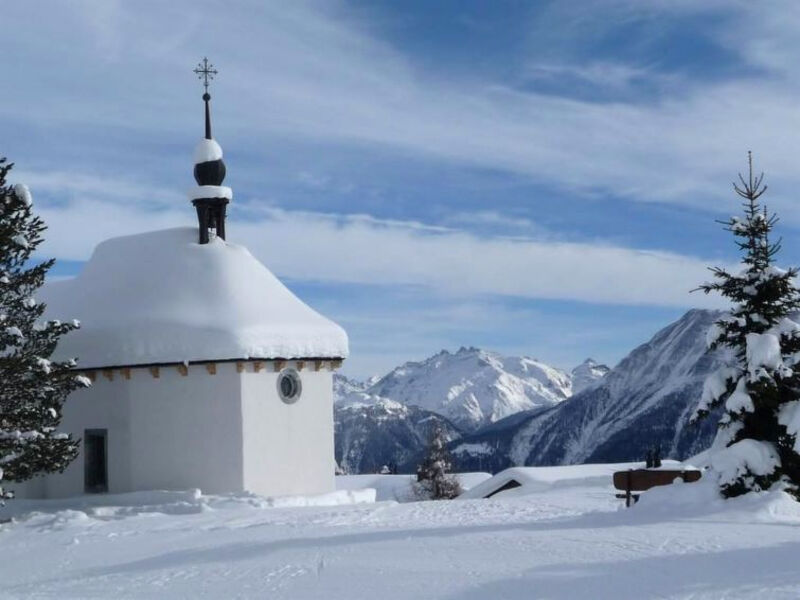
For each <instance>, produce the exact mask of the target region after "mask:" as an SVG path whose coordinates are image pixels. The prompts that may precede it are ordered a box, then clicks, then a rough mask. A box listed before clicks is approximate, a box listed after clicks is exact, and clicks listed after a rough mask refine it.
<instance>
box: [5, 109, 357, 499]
mask: <svg viewBox="0 0 800 600" xmlns="http://www.w3.org/2000/svg"><path fill="white" fill-rule="evenodd" d="M203 99H204V101H205V110H206V136H205V139H204V140H202V141H201V142H200V144H199V146H198V148H197V151H196V153H195V167H194V174H195V179H196V180H197V184H198V187H197V188H195V189H194V190H193V191H192V194H191V200H192V203H193V204H194V206H195V209H196V212H197V219H198V227H186V228H178V229H168V230H163V231H153V232H149V233H144V234H141V235H132V236H127V237H120V238H114V239H110V240H107V241H105V242H102V243H101V244H100V245H98V246H97V248H96V249H95V251H94V253H93V254H92V256H91V258H90V260H89V262H88V263H87V264H86V265H85V267H84V269H83V271H82V272H81V273H80V274H79V275H78V276H77V277H75V278H74V279H70V280H64V281H57V282H53V283H49V284H48V285H47V286H46V287H45V289H44V290H43V292H42V296H43V297H42V300H44V301H45V302H46V303H47V305H48V309H47V317H48V318H61V319H72V318H78V319H79V320H80V321H81V328H80V329H79V330H77V331H75V332H72V333H70V334H69V335H67V336H65V337H64V338H63V339H62V341H61V342H60V344H59V347H58V350H57V354H58V356H59V357H77V358H78V361H79V366H78V370H79V371H80V372H81V373H82V374H84V375H86V376H87V377H89V378H90V379H91V380H92V382H93V385H92V386H91V387H89V388H87V389H81V390H79V391H76V392H75V393H74V394H73V395H71V396H70V397H69V399H68V400H67V402H66V403H65V405H64V418H63V421H62V427H61V429H62V430H63V431H68V432H71V433H72V434H73V436H74V437H76V438H80V439H81V440H82V442H81V454H80V456H79V457H78V458H77V459H76V460H75V461H74V462H73V463H72V464H71V465H70V466H69V467H68V468H67V470H66V471H65V472H64V473H62V474H53V475H48V476H44V477H38V478H36V479H34V480H31V481H30V482H27V483H25V484H23V485H21V486H18V487H17V492H18V494H19V495H22V496H27V497H40V498H49V497H62V496H72V495H77V494H83V493H92V492H113V493H118V492H129V491H136V490H153V489H186V488H200V489H201V490H202V491H203V492H207V493H219V492H237V491H250V492H254V493H257V494H262V495H270V496H272V495H286V494H317V493H325V492H329V491H332V490H333V489H334V466H335V461H334V451H333V391H332V371H333V370H334V369H336V368H337V367H338V366H339V365H340V364H341V361H342V360H343V359H344V358H345V357H346V356H347V353H348V341H347V336H346V334H345V332H344V331H343V330H342V328H340V327H339V326H338V325H336V324H335V323H333V322H331V321H329V320H328V319H326V318H325V317H323V316H321V315H320V314H318V313H316V312H315V311H314V310H312V309H311V308H310V307H308V306H307V305H306V304H304V303H303V302H302V301H301V300H300V299H298V298H297V297H296V296H295V295H294V294H293V293H292V292H291V291H289V290H288V289H287V288H286V287H285V286H284V285H283V284H282V283H281V282H280V281H279V280H278V279H277V278H276V277H275V276H274V275H273V274H272V273H271V272H270V271H269V270H268V269H267V268H266V267H265V266H264V265H263V264H261V263H260V262H259V261H258V260H256V258H255V257H253V255H252V254H250V252H249V251H248V250H247V249H246V248H244V247H242V246H239V245H236V244H233V243H231V242H229V241H227V240H226V231H225V219H226V209H227V206H228V204H229V202H230V201H231V199H232V194H231V190H230V188H227V187H224V186H222V182H223V179H224V177H225V164H224V162H223V160H222V150H221V149H220V147H219V145H218V144H217V143H216V142H215V141H214V140H213V139H212V136H211V120H210V114H209V100H210V96H209V95H208V93H206V94H204V96H203Z"/></svg>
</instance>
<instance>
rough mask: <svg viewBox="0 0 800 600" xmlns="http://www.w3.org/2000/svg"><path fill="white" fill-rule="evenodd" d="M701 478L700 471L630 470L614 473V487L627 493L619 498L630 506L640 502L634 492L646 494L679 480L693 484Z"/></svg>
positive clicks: (618, 496)
mask: <svg viewBox="0 0 800 600" xmlns="http://www.w3.org/2000/svg"><path fill="white" fill-rule="evenodd" d="M700 476H701V473H700V471H698V470H696V469H681V470H678V469H629V470H627V471H617V472H616V473H614V487H615V488H617V489H618V490H623V491H624V492H625V493H624V494H617V498H624V499H625V506H630V505H631V504H633V503H634V502H636V501H637V500H639V494H634V493H632V492H644V491H647V490H649V489H650V488H654V487H658V486H659V485H670V484H671V483H672V482H673V481H675V480H676V479H678V478H680V479H682V480H683V481H685V482H686V483H692V482H694V481H697V480H699V479H700ZM631 500H632V501H633V502H631Z"/></svg>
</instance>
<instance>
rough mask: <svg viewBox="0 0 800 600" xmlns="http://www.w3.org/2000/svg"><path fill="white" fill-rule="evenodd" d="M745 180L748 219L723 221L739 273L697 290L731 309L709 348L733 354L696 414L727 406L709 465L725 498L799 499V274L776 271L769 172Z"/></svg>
mask: <svg viewBox="0 0 800 600" xmlns="http://www.w3.org/2000/svg"><path fill="white" fill-rule="evenodd" d="M748 162H749V175H748V178H747V180H745V179H744V178H743V177H742V176H741V175H740V176H739V181H740V183H739V184H734V186H733V187H734V190H735V191H736V193H737V194H739V196H741V197H742V198H744V203H743V204H744V217H743V218H738V217H732V218H731V219H729V220H728V221H723V222H722V223H723V224H724V225H725V229H726V230H727V231H730V232H732V233H733V235H734V237H735V239H736V244H737V245H738V247H739V249H740V250H741V252H742V255H743V256H742V261H741V267H742V268H741V270H740V271H739V272H738V273H731V272H729V271H727V270H725V269H723V268H718V267H715V268H712V269H711V271H712V272H713V273H714V281H712V282H710V283H705V284H703V285H702V286H700V288H699V289H701V290H703V291H704V292H706V293H710V292H719V293H720V294H722V295H723V296H724V297H725V298H727V299H729V300H730V301H731V302H732V304H733V306H732V308H731V310H730V312H729V314H728V315H726V316H725V317H723V318H722V319H720V320H719V321H717V322H716V323H715V324H714V325H713V326H712V327H711V329H710V331H709V333H708V344H709V348H710V349H712V350H713V349H716V348H721V349H725V352H727V357H728V360H727V363H726V364H725V365H724V366H722V367H720V368H719V369H718V370H717V371H716V372H714V373H712V374H711V375H710V376H709V377H708V379H707V380H706V382H705V385H704V388H703V396H702V398H701V400H700V403H699V405H698V408H697V411H696V413H695V418H702V417H705V416H707V415H708V413H709V412H710V411H711V410H713V409H714V408H716V407H719V406H722V407H723V414H722V417H721V418H720V422H719V429H718V432H717V437H716V439H715V440H714V444H713V445H712V449H711V464H712V467H713V469H714V470H715V471H717V472H718V473H719V477H720V480H719V482H720V487H721V491H722V493H723V495H725V496H727V497H732V496H738V495H741V494H744V493H747V492H750V491H759V490H766V489H768V488H770V487H772V486H773V485H775V484H779V485H781V486H782V487H784V488H785V489H786V490H787V491H788V492H789V493H791V494H793V495H794V496H795V497H796V498H798V499H800V454H798V451H799V450H800V325H798V323H797V322H795V321H794V320H793V319H792V315H793V314H794V313H796V312H797V311H798V309H799V308H800V292H798V289H797V288H796V287H795V276H796V275H797V269H794V268H792V269H788V270H782V269H779V268H778V267H776V266H775V265H774V258H775V255H776V254H777V253H778V251H779V250H780V248H781V242H780V240H778V241H777V242H772V241H770V233H771V232H772V229H773V228H774V226H775V224H776V223H777V222H778V218H777V216H776V215H774V214H770V213H768V212H767V209H766V207H762V206H761V205H760V204H759V198H760V197H761V196H762V195H763V194H764V192H765V191H766V189H767V186H766V185H764V184H763V179H764V175H763V173H762V174H761V175H759V176H757V177H754V176H753V159H752V155H751V154H750V153H748Z"/></svg>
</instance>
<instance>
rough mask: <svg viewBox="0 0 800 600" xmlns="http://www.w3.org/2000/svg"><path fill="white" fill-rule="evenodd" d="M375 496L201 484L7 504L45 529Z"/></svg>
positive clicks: (366, 500) (8, 512) (13, 513)
mask: <svg viewBox="0 0 800 600" xmlns="http://www.w3.org/2000/svg"><path fill="white" fill-rule="evenodd" d="M374 502H375V490H374V489H356V490H337V491H335V492H329V493H327V494H319V495H315V496H274V497H266V496H258V495H256V494H251V493H248V492H241V493H236V494H223V495H208V496H206V495H203V494H202V493H201V491H200V490H198V489H192V490H184V491H166V490H153V491H147V492H130V493H127V494H102V495H101V494H97V495H91V496H78V497H75V498H63V499H55V500H14V501H13V502H10V503H8V504H7V505H6V506H5V507H4V508H3V510H2V516H3V517H13V518H14V519H15V520H17V521H24V522H26V523H28V524H29V525H34V526H35V527H37V528H39V529H43V530H45V529H59V528H61V527H62V526H63V525H65V524H66V523H68V522H75V521H84V520H86V519H89V518H93V519H101V520H109V519H123V518H126V517H132V516H136V515H147V514H161V515H190V514H198V513H206V512H210V511H215V510H228V509H238V508H248V507H249V508H256V509H264V508H302V507H311V506H343V505H350V504H371V503H374Z"/></svg>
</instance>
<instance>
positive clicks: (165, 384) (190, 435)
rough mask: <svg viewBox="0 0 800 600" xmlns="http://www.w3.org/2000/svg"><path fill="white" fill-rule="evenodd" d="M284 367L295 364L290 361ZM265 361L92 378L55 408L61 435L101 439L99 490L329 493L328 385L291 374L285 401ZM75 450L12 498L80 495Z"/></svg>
mask: <svg viewBox="0 0 800 600" xmlns="http://www.w3.org/2000/svg"><path fill="white" fill-rule="evenodd" d="M288 366H292V367H297V366H298V365H297V363H296V362H289V364H288ZM278 375H279V374H278V373H277V372H275V369H274V363H271V362H265V363H262V368H260V369H259V370H258V371H256V370H255V368H254V366H253V363H245V369H244V370H243V372H239V371H238V370H237V368H236V364H235V363H216V374H214V375H212V374H210V373H209V372H208V371H207V369H206V366H205V365H191V366H189V367H188V374H187V375H186V376H184V375H181V374H180V372H179V371H178V369H177V368H175V367H161V368H160V369H159V377H158V378H155V377H153V376H152V374H151V372H150V371H149V369H147V368H132V369H131V370H130V379H125V378H124V377H123V376H122V374H121V372H120V370H119V369H115V370H114V371H113V380H112V381H109V380H108V379H107V378H106V377H105V376H104V375H102V372H98V373H97V378H96V380H95V382H94V384H93V385H92V387H90V388H87V389H82V390H78V391H76V392H74V393H73V394H72V395H70V397H69V398H68V399H67V402H66V403H65V404H64V416H63V420H62V426H61V428H60V429H61V430H62V431H68V432H71V433H73V435H74V436H75V437H83V435H84V431H85V430H86V429H106V430H107V432H108V452H107V460H108V484H109V487H108V491H109V493H123V492H129V491H138V490H154V489H168V490H182V489H188V488H195V487H197V488H200V489H201V490H202V491H203V492H204V493H224V492H239V491H244V490H247V491H251V492H253V493H256V494H261V495H266V496H280V495H295V494H297V495H300V494H321V493H326V492H330V491H333V490H334V489H335V485H334V445H333V430H334V426H333V384H332V373H331V372H330V371H328V370H327V369H323V370H319V371H316V370H314V368H313V365H312V366H311V368H309V366H308V363H306V365H305V368H304V369H302V370H301V371H300V378H301V381H302V386H303V391H302V395H301V397H300V399H299V400H298V401H297V402H295V403H294V404H286V403H284V402H283V401H282V400H281V398H280V396H279V394H278V389H277V381H278ZM84 462H85V458H84V455H83V445H82V444H81V447H80V454H79V456H78V457H77V458H76V459H75V460H74V461H73V462H72V463H71V464H70V465H69V467H68V468H67V469H66V471H65V472H64V473H62V474H52V475H47V476H45V477H38V478H36V479H34V480H32V481H31V482H27V483H25V484H20V485H15V486H9V487H13V489H15V491H17V494H18V496H19V497H21V498H22V497H31V498H41V497H50V498H55V497H65V496H76V495H81V494H83V493H84Z"/></svg>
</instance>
